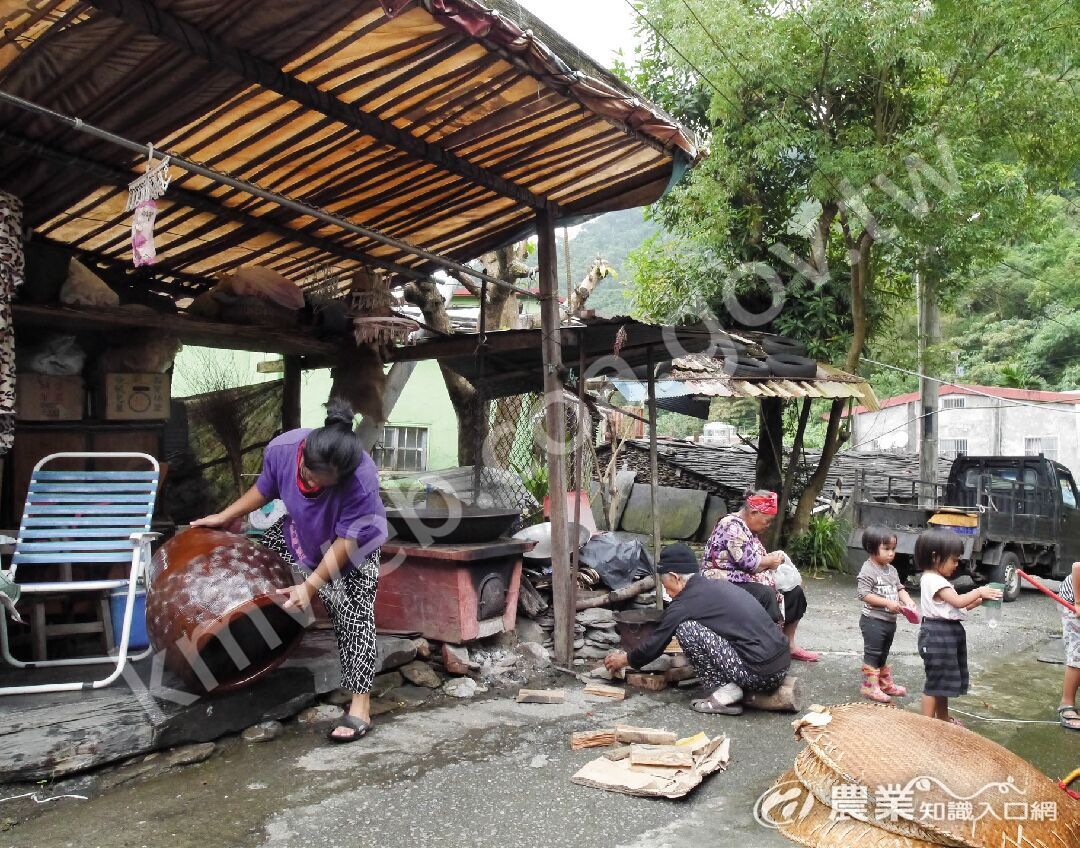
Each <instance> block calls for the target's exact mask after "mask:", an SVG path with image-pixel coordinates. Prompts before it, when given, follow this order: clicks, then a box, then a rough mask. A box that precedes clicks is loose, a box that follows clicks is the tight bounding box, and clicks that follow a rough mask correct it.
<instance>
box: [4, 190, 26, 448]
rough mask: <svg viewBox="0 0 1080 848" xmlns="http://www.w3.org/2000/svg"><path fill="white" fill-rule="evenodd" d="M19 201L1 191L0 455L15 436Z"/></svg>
mask: <svg viewBox="0 0 1080 848" xmlns="http://www.w3.org/2000/svg"><path fill="white" fill-rule="evenodd" d="M24 269H25V266H24V258H23V241H22V201H21V200H19V198H17V197H16V196H15V195H13V194H9V193H8V192H6V191H0V456H3V455H4V454H6V453H7V452H8V451H9V450H11V445H12V442H13V441H14V435H15V325H14V323H13V322H12V318H11V298H12V296H13V295H14V294H15V289H16V287H17V286H19V285H21V284H22V281H23V273H24Z"/></svg>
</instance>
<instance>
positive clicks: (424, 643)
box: [412, 639, 431, 658]
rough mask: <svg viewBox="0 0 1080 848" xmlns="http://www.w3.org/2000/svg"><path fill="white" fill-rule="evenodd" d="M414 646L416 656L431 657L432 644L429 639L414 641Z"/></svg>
mask: <svg viewBox="0 0 1080 848" xmlns="http://www.w3.org/2000/svg"><path fill="white" fill-rule="evenodd" d="M412 643H413V645H415V646H416V655H417V656H418V657H424V658H427V657H430V656H431V644H430V643H429V642H428V640H427V639H413V640H412Z"/></svg>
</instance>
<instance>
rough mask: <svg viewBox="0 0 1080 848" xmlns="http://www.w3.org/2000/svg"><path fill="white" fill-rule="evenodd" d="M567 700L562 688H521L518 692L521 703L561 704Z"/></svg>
mask: <svg viewBox="0 0 1080 848" xmlns="http://www.w3.org/2000/svg"><path fill="white" fill-rule="evenodd" d="M565 700H566V692H565V691H564V690H562V689H519V690H518V693H517V702H518V703H519V704H561V703H563V702H564V701H565Z"/></svg>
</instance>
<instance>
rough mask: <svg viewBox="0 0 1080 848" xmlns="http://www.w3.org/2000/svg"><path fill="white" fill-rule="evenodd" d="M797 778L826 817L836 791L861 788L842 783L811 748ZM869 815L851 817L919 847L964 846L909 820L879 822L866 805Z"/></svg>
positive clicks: (887, 818)
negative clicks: (905, 839) (927, 844)
mask: <svg viewBox="0 0 1080 848" xmlns="http://www.w3.org/2000/svg"><path fill="white" fill-rule="evenodd" d="M794 774H795V776H796V777H797V778H798V779H799V782H800V783H801V784H802V785H803V786H805V787H806V789H807V790H808V791H809V792H810V793H811V794H813V796H814V797H815V798H816V799H817V801H818V803H819V804H820V805H821V806H824V807H825V808H826V813H827V812H828V811H829V808H831V807H832V803H833V798H834V797H835V796H834V791H835V790H836V789H837V788H838V787H841V786H844V785H849V786H850V785H858V784H845V783H844V781H843V780H841V779H840V776H839V775H838V774H837V773H836V772H835V771H833V770H832V769H830V768H829V767H828V766H826V765H825V764H824V763H823V762H821V760H819V759H818V758H817V757H816V756H815V755H814V751H813V749H811V748H809V747H806V748H803V749H802V751H800V752H799V755H798V756H797V757H796V758H795V769H794ZM868 801H869V802H872V801H873V794H872V793H868ZM867 813H868V815H867V816H858V814H857V813H855V812H852V813H850V815H851V816H852V817H854V818H863V819H864V820H865V821H867V822H868V823H869V824H871V825H872V826H873V827H875V828H876V829H879V830H884V831H887V832H889V833H893V834H896V835H897V836H903V837H906V838H907V839H910V840H912V841H913V842H916V843H924V842H932V843H936V844H940V845H950V846H954V848H963V845H964V843H963V842H962V841H961V840H959V839H953V838H952V837H947V836H943V835H941V834H938V833H934V832H933V831H930V830H927V829H926V828H923V827H920V826H919V825H918V824H917V823H916V822H913V821H909V820H908V819H905V818H900V817H895V818H893V817H890V816H883V817H882V818H880V819H876V818H874V809H873V807H872V806H871V804H870V803H868V804H867Z"/></svg>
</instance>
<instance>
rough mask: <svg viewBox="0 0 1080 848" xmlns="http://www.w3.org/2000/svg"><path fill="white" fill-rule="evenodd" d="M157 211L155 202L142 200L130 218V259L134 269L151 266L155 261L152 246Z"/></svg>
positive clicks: (154, 248)
mask: <svg viewBox="0 0 1080 848" xmlns="http://www.w3.org/2000/svg"><path fill="white" fill-rule="evenodd" d="M157 209H158V207H157V201H156V200H144V201H143V202H142V203H140V204H139V205H138V206H136V207H135V214H134V216H132V218H131V258H132V260H133V261H134V263H135V267H136V268H140V267H142V266H143V265H153V264H154V262H155V261H156V260H157V248H156V247H155V246H154V220H155V219H156V218H157Z"/></svg>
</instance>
